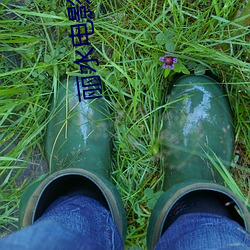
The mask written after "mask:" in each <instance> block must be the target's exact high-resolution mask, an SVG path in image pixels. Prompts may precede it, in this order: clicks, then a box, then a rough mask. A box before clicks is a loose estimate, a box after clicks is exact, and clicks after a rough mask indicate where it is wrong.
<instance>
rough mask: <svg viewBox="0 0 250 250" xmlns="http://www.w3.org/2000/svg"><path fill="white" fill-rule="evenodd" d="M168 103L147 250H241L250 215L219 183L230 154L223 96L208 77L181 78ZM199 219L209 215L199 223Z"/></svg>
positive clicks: (230, 135) (231, 134)
mask: <svg viewBox="0 0 250 250" xmlns="http://www.w3.org/2000/svg"><path fill="white" fill-rule="evenodd" d="M168 102H169V106H168V109H167V110H166V112H165V113H163V116H162V121H163V125H162V130H161V133H160V144H161V165H162V167H163V169H164V175H165V176H164V180H163V190H164V193H163V194H162V195H161V197H160V198H159V200H158V201H157V203H156V205H155V207H154V209H153V210H152V214H151V218H150V221H149V226H148V235H147V245H148V249H149V250H153V249H155V247H156V245H157V244H158V247H159V246H160V247H161V248H158V249H171V250H172V249H228V246H231V245H232V244H237V243H240V244H243V245H242V247H244V244H245V246H246V244H249V242H247V240H246V242H244V240H243V239H245V236H246V235H247V234H246V232H245V231H247V232H250V213H249V211H248V209H247V207H246V206H245V204H244V203H243V202H242V200H241V199H239V197H238V196H237V195H236V194H235V193H233V192H232V191H231V190H230V189H229V188H228V187H225V186H224V185H225V180H224V178H222V176H223V175H222V173H223V174H225V173H226V176H227V175H228V171H229V170H230V163H231V161H232V156H233V150H234V129H233V119H232V111H231V108H230V105H229V102H228V99H227V97H226V93H225V92H224V91H223V90H222V89H221V87H220V85H219V84H218V83H217V82H216V81H215V80H213V79H212V78H210V77H207V76H195V75H189V76H182V77H180V78H178V79H176V80H175V81H174V82H173V83H172V89H171V92H170V94H169V96H168ZM222 164H223V165H224V166H223V167H222ZM200 213H202V214H212V215H211V218H208V217H205V218H204V217H199V216H198V215H199V214H200ZM192 214H193V216H194V217H192V218H190V216H191V215H192ZM188 218H189V220H188ZM218 222H219V223H218ZM240 226H241V227H240ZM238 228H240V229H239V230H238ZM241 230H242V234H240V233H239V232H240V231H241ZM244 230H245V231H244ZM224 234H227V235H226V236H224ZM163 236H164V237H163ZM162 237H163V238H162ZM242 240H243V241H242ZM162 241H163V242H162ZM168 241H169V242H170V243H169V242H168ZM167 242H168V243H167ZM167 244H168V245H167ZM209 245H210V246H209ZM224 246H225V247H224ZM178 247H179V248H178ZM206 247H207V248H206ZM239 249H240V248H239ZM242 249H244V248H242ZM249 249H250V246H249Z"/></svg>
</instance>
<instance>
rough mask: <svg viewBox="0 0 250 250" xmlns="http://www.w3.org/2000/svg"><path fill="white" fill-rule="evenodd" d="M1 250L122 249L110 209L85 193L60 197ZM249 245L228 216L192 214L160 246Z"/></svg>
mask: <svg viewBox="0 0 250 250" xmlns="http://www.w3.org/2000/svg"><path fill="white" fill-rule="evenodd" d="M0 249H3V250H29V249H30V250H31V249H32V250H36V249H39V250H52V249H53V250H57V249H58V250H71V249H73V250H81V249H83V250H88V249H91V250H102V249H103V250H109V249H114V250H120V249H123V243H122V240H121V237H120V234H119V232H118V229H117V228H116V226H115V224H114V222H113V220H112V218H111V215H110V212H109V211H107V210H106V208H104V207H103V206H102V205H101V204H100V203H99V202H97V201H95V200H94V199H92V198H89V197H84V196H73V197H61V198H59V199H58V200H57V201H55V202H54V203H53V204H52V205H51V206H50V207H49V208H48V209H47V211H46V212H45V213H44V214H43V216H42V217H41V218H39V219H38V220H37V221H36V222H35V223H34V224H33V225H31V226H30V227H28V228H25V229H23V230H20V231H18V232H16V233H13V234H11V235H9V236H6V237H3V238H1V239H0ZM162 249H170V250H178V249H181V250H194V249H202V250H204V249H225V250H228V249H238V250H243V249H244V250H245V249H250V235H249V234H248V233H247V232H246V231H245V230H244V229H243V228H242V227H241V226H240V225H239V224H238V223H236V222H234V221H232V220H230V219H227V218H226V217H222V216H217V215H212V214H205V213H194V214H185V215H182V216H181V217H179V218H178V219H177V220H176V221H175V222H174V223H173V224H172V225H171V226H170V227H169V228H168V230H167V231H166V232H165V233H164V234H163V236H162V237H161V239H160V240H159V242H158V244H157V246H156V250H162Z"/></svg>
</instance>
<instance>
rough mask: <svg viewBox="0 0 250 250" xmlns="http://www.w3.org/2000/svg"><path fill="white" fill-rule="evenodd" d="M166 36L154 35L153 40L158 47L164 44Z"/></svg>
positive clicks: (162, 34) (161, 34)
mask: <svg viewBox="0 0 250 250" xmlns="http://www.w3.org/2000/svg"><path fill="white" fill-rule="evenodd" d="M166 39H167V37H166V35H165V34H164V33H162V32H161V33H159V34H157V35H156V37H155V40H156V42H157V43H158V44H159V45H163V44H164V43H165V42H166Z"/></svg>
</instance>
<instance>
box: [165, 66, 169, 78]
mask: <svg viewBox="0 0 250 250" xmlns="http://www.w3.org/2000/svg"><path fill="white" fill-rule="evenodd" d="M169 73H170V68H166V69H165V70H164V77H167V76H168V75H169Z"/></svg>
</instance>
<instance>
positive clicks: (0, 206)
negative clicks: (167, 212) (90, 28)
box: [0, 0, 250, 249]
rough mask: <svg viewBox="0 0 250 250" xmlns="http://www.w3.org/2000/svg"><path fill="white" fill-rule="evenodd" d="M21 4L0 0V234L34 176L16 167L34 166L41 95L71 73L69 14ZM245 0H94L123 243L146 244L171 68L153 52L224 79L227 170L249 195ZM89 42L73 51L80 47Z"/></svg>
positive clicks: (39, 146) (42, 116)
mask: <svg viewBox="0 0 250 250" xmlns="http://www.w3.org/2000/svg"><path fill="white" fill-rule="evenodd" d="M118 2H119V1H118ZM21 3H22V1H8V0H6V1H3V2H2V3H0V12H1V13H0V14H1V15H0V28H1V29H0V52H1V55H0V58H1V60H0V131H1V133H0V201H1V203H0V228H1V232H2V234H5V233H8V232H9V231H10V230H13V228H11V227H9V226H8V225H10V224H12V225H13V226H15V225H16V221H17V211H18V202H19V198H20V195H21V193H22V192H23V190H24V188H25V187H26V186H27V184H28V183H29V182H30V181H31V180H32V179H34V178H36V174H34V171H31V172H30V173H29V174H28V175H27V173H26V174H25V173H24V171H25V170H26V169H27V166H28V167H29V168H31V169H36V168H39V167H40V165H41V160H40V159H43V136H44V131H45V128H46V124H47V122H48V118H46V114H47V113H48V105H49V100H50V99H51V98H53V96H54V95H56V91H57V89H58V86H59V84H60V81H61V80H63V79H65V78H67V77H69V76H72V75H75V74H76V73H79V69H78V67H77V65H75V64H74V63H73V61H74V60H76V58H78V56H77V54H76V53H75V49H73V47H72V44H71V39H70V38H69V37H68V35H69V32H70V25H72V24H74V23H73V22H70V21H69V20H68V19H67V9H66V7H67V6H66V1H65V0H59V1H55V0H53V1H48V0H36V1H27V0H26V1H24V4H21ZM245 5H246V4H245V1H243V0H233V1H229V0H223V1H217V0H213V1H199V0H192V1H168V0H160V1H154V0H145V1H139V0H134V1H120V2H119V3H118V4H116V3H115V1H114V0H112V1H109V0H103V1H98V0H93V1H92V4H91V10H92V11H94V13H95V18H94V25H95V26H94V27H95V34H94V35H92V36H91V37H90V38H89V39H90V41H91V43H92V46H93V47H94V49H95V53H94V54H93V55H91V58H98V60H99V62H100V65H99V66H98V67H97V66H96V65H94V64H93V65H92V66H93V67H94V68H95V69H96V70H97V74H98V75H100V76H101V78H102V83H103V89H104V91H105V94H104V95H105V99H106V101H107V102H108V104H109V107H110V110H111V111H112V117H113V121H114V128H115V132H114V147H113V161H112V164H113V165H112V166H113V173H112V178H113V181H114V183H115V184H116V186H117V188H118V190H119V191H120V193H121V195H122V198H123V202H124V205H125V207H126V212H127V220H128V235H127V242H126V245H127V246H128V247H131V248H134V249H136V248H140V249H141V248H142V249H144V248H145V237H146V228H147V223H148V219H149V217H150V213H151V210H152V207H153V205H154V203H155V201H156V200H157V199H156V198H155V197H157V196H159V194H160V190H161V185H162V180H163V176H162V168H161V166H160V165H159V148H160V146H159V140H158V136H159V131H160V128H161V112H162V111H163V110H166V109H167V108H168V105H169V104H168V103H165V102H164V101H163V100H164V97H165V90H166V88H167V87H168V85H169V83H170V81H171V79H172V77H173V72H171V73H170V75H168V77H167V78H164V72H163V69H162V68H161V63H160V62H159V60H158V59H159V57H160V56H163V55H164V53H165V51H166V50H167V49H169V48H173V50H174V55H175V56H176V57H177V58H178V60H179V62H180V63H181V64H182V65H184V66H185V67H186V69H187V70H188V71H190V72H195V73H197V74H199V73H204V72H207V71H211V72H212V73H214V74H215V75H217V76H218V78H219V79H220V82H221V83H222V84H223V85H224V86H225V89H226V90H227V93H228V96H229V100H230V103H231V105H232V109H233V113H234V121H235V134H236V137H235V145H236V146H235V157H234V158H235V160H234V162H233V163H232V165H233V172H232V173H233V175H234V178H235V180H236V182H237V183H238V186H239V187H240V190H241V192H242V193H243V195H244V197H245V199H247V196H248V200H249V195H250V191H249V190H250V189H249V178H250V174H249V172H250V170H249V165H250V139H249V138H250V137H249V135H250V134H249V131H250V127H249V126H250V125H249V117H250V111H249V110H250V109H249V106H250V103H249V97H250V94H249V93H250V87H249V83H250V63H249V29H247V26H249V13H247V12H246V11H243V14H244V15H243V14H242V9H244V10H246V9H249V4H248V7H247V6H245ZM160 36H161V37H162V36H163V37H164V36H165V39H166V41H164V40H163V41H162V40H159V39H158V38H159V37H160ZM89 49H90V47H87V46H85V47H82V48H80V50H81V52H82V53H87V52H88V50H89ZM186 72H187V71H186ZM37 152H38V153H37ZM34 157H38V158H39V160H35V161H34ZM228 185H229V186H230V182H229V183H228ZM231 185H232V187H234V183H233V182H232V184H231Z"/></svg>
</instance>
